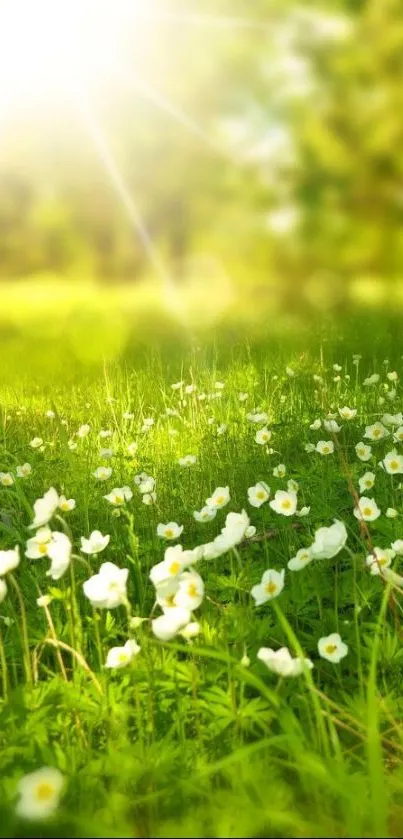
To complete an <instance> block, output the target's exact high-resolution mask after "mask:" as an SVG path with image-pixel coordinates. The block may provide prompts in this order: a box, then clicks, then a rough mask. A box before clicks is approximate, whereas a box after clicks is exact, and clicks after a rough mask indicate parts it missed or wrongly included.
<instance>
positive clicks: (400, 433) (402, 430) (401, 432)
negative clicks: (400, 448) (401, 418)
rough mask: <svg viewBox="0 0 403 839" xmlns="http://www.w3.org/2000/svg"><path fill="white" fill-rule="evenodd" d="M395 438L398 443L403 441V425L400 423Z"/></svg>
mask: <svg viewBox="0 0 403 839" xmlns="http://www.w3.org/2000/svg"><path fill="white" fill-rule="evenodd" d="M393 439H394V440H395V442H396V443H403V425H400V426H399V428H397V429H396V431H395V433H394V435H393Z"/></svg>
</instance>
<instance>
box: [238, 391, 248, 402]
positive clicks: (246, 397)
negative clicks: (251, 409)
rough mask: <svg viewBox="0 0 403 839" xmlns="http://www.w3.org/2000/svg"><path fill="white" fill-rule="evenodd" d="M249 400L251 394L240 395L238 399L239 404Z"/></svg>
mask: <svg viewBox="0 0 403 839" xmlns="http://www.w3.org/2000/svg"><path fill="white" fill-rule="evenodd" d="M248 398H249V394H248V393H238V399H239V402H246V400H247V399H248Z"/></svg>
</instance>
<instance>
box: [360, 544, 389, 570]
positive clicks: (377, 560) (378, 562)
mask: <svg viewBox="0 0 403 839" xmlns="http://www.w3.org/2000/svg"><path fill="white" fill-rule="evenodd" d="M394 557H395V551H394V550H393V548H392V549H390V548H386V549H385V550H383V548H374V550H373V552H372V554H369V555H368V556H367V558H366V560H365V562H366V564H367V565H368V567H369V568H370V569H371V574H373V575H378V574H382V572H383V570H384V569H385V568H389V565H391V563H392V559H394Z"/></svg>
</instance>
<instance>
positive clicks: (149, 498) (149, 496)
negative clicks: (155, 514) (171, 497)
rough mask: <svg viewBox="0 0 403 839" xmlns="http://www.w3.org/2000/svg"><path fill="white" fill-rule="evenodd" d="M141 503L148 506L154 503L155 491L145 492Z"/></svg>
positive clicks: (155, 498)
mask: <svg viewBox="0 0 403 839" xmlns="http://www.w3.org/2000/svg"><path fill="white" fill-rule="evenodd" d="M141 500H142V502H143V504H146V505H147V507H150V506H151V504H155V502H156V500H157V493H156V492H145V493H144V495H143V497H142V499H141Z"/></svg>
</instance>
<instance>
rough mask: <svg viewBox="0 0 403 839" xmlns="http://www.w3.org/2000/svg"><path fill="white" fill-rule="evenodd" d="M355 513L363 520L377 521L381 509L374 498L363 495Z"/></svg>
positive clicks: (357, 517)
mask: <svg viewBox="0 0 403 839" xmlns="http://www.w3.org/2000/svg"><path fill="white" fill-rule="evenodd" d="M354 515H355V517H356V519H361V520H362V521H375V519H377V518H379V516H380V515H381V511H380V509H379V507H378V505H377V503H376V501H375V500H374V499H373V498H367V497H366V496H365V495H363V496H362V497H361V498H360V499H359V502H358V506H357V507H355V508H354Z"/></svg>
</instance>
